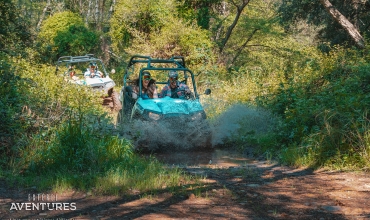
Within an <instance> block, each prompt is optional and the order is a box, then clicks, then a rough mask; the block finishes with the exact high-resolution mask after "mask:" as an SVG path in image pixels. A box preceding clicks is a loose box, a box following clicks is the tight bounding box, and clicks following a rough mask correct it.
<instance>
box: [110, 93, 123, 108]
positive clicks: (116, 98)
mask: <svg viewBox="0 0 370 220" xmlns="http://www.w3.org/2000/svg"><path fill="white" fill-rule="evenodd" d="M112 101H113V110H114V111H120V110H121V109H122V105H121V102H120V100H119V95H118V93H117V92H112Z"/></svg>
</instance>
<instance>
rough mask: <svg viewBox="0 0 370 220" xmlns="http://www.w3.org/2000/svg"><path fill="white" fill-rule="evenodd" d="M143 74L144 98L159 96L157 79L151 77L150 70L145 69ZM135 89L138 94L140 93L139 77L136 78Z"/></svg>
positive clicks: (142, 93)
mask: <svg viewBox="0 0 370 220" xmlns="http://www.w3.org/2000/svg"><path fill="white" fill-rule="evenodd" d="M142 75H143V78H142V81H141V82H142V87H141V97H142V98H143V99H149V98H151V99H153V98H155V99H156V98H158V93H157V87H156V84H155V80H154V79H152V78H151V75H150V73H149V72H148V71H144V72H143V74H142ZM133 91H134V92H135V93H136V95H137V94H139V79H137V80H136V85H135V86H134V88H133Z"/></svg>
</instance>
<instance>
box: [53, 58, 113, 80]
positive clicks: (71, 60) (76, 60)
mask: <svg viewBox="0 0 370 220" xmlns="http://www.w3.org/2000/svg"><path fill="white" fill-rule="evenodd" d="M96 61H98V62H99V64H100V66H101V69H102V70H103V72H104V75H105V76H108V72H107V71H106V70H105V66H104V63H103V61H102V60H101V59H99V58H96V57H94V54H86V55H84V56H63V57H59V59H58V61H57V64H56V69H55V74H56V73H57V72H58V68H59V65H60V64H62V63H66V66H67V67H68V65H69V64H73V63H85V62H96ZM99 69H100V68H99Z"/></svg>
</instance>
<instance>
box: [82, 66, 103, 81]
mask: <svg viewBox="0 0 370 220" xmlns="http://www.w3.org/2000/svg"><path fill="white" fill-rule="evenodd" d="M84 76H85V77H86V78H87V77H90V78H95V77H98V78H101V77H103V76H104V75H103V73H102V72H100V71H99V70H98V66H97V65H96V63H90V64H89V68H87V70H86V72H85V73H84Z"/></svg>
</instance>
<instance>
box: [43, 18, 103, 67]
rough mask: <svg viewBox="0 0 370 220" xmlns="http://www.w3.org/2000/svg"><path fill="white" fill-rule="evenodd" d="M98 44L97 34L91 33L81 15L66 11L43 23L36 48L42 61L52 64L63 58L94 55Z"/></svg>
mask: <svg viewBox="0 0 370 220" xmlns="http://www.w3.org/2000/svg"><path fill="white" fill-rule="evenodd" d="M98 43H99V37H98V35H97V33H95V32H93V31H90V30H89V29H88V28H87V27H86V26H85V24H84V23H83V20H82V18H81V17H80V16H79V15H77V14H74V13H72V12H68V11H65V12H60V13H56V14H54V15H53V16H51V17H50V18H48V19H46V20H45V21H44V22H43V24H42V27H41V30H40V32H39V34H38V36H37V42H36V44H37V47H36V48H38V51H39V53H40V55H41V60H42V61H44V62H49V63H52V62H55V61H56V60H57V59H58V58H59V57H61V56H67V55H68V56H80V55H84V54H88V53H94V52H95V50H96V49H97V48H99V44H98Z"/></svg>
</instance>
